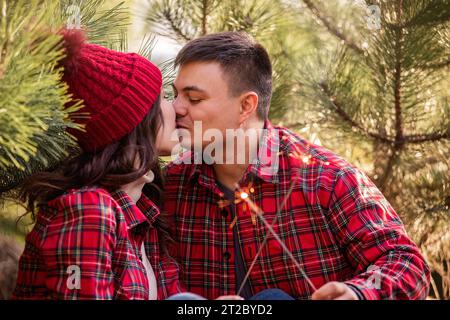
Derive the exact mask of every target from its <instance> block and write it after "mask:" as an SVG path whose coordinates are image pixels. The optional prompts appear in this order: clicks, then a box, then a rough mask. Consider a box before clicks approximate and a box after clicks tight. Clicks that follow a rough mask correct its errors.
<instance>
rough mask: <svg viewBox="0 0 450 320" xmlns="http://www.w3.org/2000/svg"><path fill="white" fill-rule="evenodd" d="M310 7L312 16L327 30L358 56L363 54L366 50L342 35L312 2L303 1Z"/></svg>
mask: <svg viewBox="0 0 450 320" xmlns="http://www.w3.org/2000/svg"><path fill="white" fill-rule="evenodd" d="M302 1H303V3H304V4H305V5H306V6H307V7H308V9H309V10H310V11H311V12H312V14H313V15H314V16H315V17H316V18H317V19H319V20H320V21H321V22H322V24H323V25H324V26H325V28H327V30H328V31H329V32H330V33H331V34H332V35H334V36H335V37H337V38H339V39H341V40H342V41H343V42H344V43H345V44H346V45H347V46H348V47H349V48H351V49H353V50H354V51H355V52H357V53H358V54H363V53H364V50H363V49H361V48H360V47H359V46H358V45H357V44H356V43H355V42H354V41H353V40H352V39H350V38H349V37H348V36H346V35H345V34H344V33H342V32H341V31H340V30H339V29H338V28H337V27H336V26H335V25H334V24H333V23H332V22H331V21H330V20H329V19H328V18H327V17H326V15H325V13H323V12H322V11H320V9H319V8H318V7H317V6H316V5H315V4H314V3H313V2H312V1H310V0H302Z"/></svg>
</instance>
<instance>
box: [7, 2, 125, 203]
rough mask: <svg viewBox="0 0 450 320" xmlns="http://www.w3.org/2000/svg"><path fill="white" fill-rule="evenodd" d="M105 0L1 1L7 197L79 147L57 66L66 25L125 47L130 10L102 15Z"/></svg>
mask: <svg viewBox="0 0 450 320" xmlns="http://www.w3.org/2000/svg"><path fill="white" fill-rule="evenodd" d="M103 5H104V0H84V1H83V0H73V1H71V0H64V1H50V0H46V1H40V0H32V1H25V0H13V1H9V0H8V1H7V0H2V1H0V7H1V9H2V15H0V26H1V29H0V49H1V50H0V128H1V130H0V194H2V196H3V197H5V193H6V192H7V191H9V190H12V189H13V188H14V187H16V186H17V185H18V184H19V183H20V182H21V181H22V180H23V178H24V177H26V176H28V175H30V174H31V173H33V172H36V171H38V170H44V169H49V168H52V167H54V166H56V165H57V164H58V163H59V162H60V161H61V160H62V159H64V158H65V157H66V156H67V155H68V151H69V150H70V149H71V148H75V146H76V144H75V143H74V142H75V141H74V138H73V137H72V136H70V135H69V134H68V133H66V131H65V129H66V128H68V127H73V128H78V129H81V128H80V127H79V126H77V125H76V124H75V123H74V122H73V121H72V120H71V119H70V118H69V115H70V113H72V112H74V111H76V110H78V109H79V108H80V107H81V104H80V103H78V104H75V105H74V106H72V107H70V108H67V109H66V108H65V107H64V106H65V104H66V103H67V102H68V101H69V99H70V97H69V95H68V93H67V87H66V86H65V85H64V84H63V83H62V82H61V76H62V73H61V70H60V69H57V62H58V61H59V60H60V59H61V58H62V57H63V51H62V50H61V48H60V36H58V35H57V31H58V30H60V29H61V28H63V27H69V28H74V27H83V28H85V29H86V30H87V37H88V39H89V41H90V42H92V43H97V44H100V45H104V46H107V47H110V48H113V49H124V48H125V47H126V31H127V30H126V28H127V26H128V22H127V18H128V16H127V12H126V10H125V9H124V8H123V6H122V4H119V5H118V6H116V7H114V8H112V9H108V10H103V9H102V6H103Z"/></svg>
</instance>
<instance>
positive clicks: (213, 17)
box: [145, 0, 294, 119]
mask: <svg viewBox="0 0 450 320" xmlns="http://www.w3.org/2000/svg"><path fill="white" fill-rule="evenodd" d="M283 9H284V7H283V6H282V4H281V1H267V0H251V1H237V0H226V1H217V0H158V1H153V2H152V6H150V8H149V9H148V12H147V15H146V17H145V18H146V21H147V23H148V25H149V26H150V27H151V30H152V31H153V32H155V33H157V34H159V35H162V36H166V37H169V38H171V39H174V40H176V41H178V42H179V43H185V42H187V41H189V40H192V39H194V38H196V37H199V36H201V35H205V34H208V33H214V32H221V31H245V32H247V33H249V34H251V35H252V36H254V37H255V38H256V39H257V40H258V41H260V42H262V43H263V44H264V45H265V46H266V47H267V48H268V50H269V52H270V54H271V56H272V60H273V66H274V78H275V79H276V82H275V83H274V94H273V98H272V103H271V105H272V108H271V110H272V111H271V117H272V118H273V119H280V118H281V116H282V115H283V114H284V113H285V110H286V109H287V108H289V102H290V99H291V97H292V93H293V86H294V82H293V81H292V80H293V76H289V75H290V74H291V75H292V72H291V71H292V64H291V61H290V60H289V57H288V56H287V54H286V50H289V48H288V47H287V46H286V45H285V43H284V41H283V40H285V39H284V38H285V33H286V32H287V30H288V29H289V27H290V26H291V23H292V20H291V18H292V17H291V16H290V14H289V13H286V12H283ZM170 68H171V66H170V61H169V62H168V63H166V64H165V70H166V72H168V73H172V74H173V71H170ZM166 91H167V92H170V91H171V89H170V88H167V90H166Z"/></svg>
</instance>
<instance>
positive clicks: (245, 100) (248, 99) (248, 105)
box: [239, 91, 259, 124]
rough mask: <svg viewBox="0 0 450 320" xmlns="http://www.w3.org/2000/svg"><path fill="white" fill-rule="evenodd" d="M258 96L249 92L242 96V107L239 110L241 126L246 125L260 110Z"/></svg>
mask: <svg viewBox="0 0 450 320" xmlns="http://www.w3.org/2000/svg"><path fill="white" fill-rule="evenodd" d="M258 101H259V97H258V94H257V93H256V92H254V91H248V92H246V93H244V94H243V95H242V96H241V106H240V108H239V124H242V123H244V122H245V121H246V120H247V119H248V118H250V117H251V116H252V115H253V114H254V113H255V112H256V110H257V109H258Z"/></svg>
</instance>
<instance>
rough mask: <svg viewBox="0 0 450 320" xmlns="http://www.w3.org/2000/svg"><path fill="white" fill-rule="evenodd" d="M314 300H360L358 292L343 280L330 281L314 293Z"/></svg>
mask: <svg viewBox="0 0 450 320" xmlns="http://www.w3.org/2000/svg"><path fill="white" fill-rule="evenodd" d="M311 299H312V300H359V299H358V296H357V295H356V293H355V292H354V291H353V290H352V289H351V288H350V287H349V286H347V285H346V284H345V283H343V282H336V281H332V282H328V283H326V284H324V285H323V286H322V287H320V288H319V289H317V291H316V292H314V293H313V295H312V297H311Z"/></svg>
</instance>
